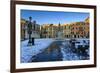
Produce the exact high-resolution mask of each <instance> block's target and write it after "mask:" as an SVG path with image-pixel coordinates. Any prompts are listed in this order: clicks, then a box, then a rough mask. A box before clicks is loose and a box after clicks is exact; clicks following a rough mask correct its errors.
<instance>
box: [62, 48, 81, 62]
mask: <svg viewBox="0 0 100 73" xmlns="http://www.w3.org/2000/svg"><path fill="white" fill-rule="evenodd" d="M70 49H71V48H67V49H64V48H63V47H61V52H62V55H63V58H62V59H63V61H65V60H79V57H78V56H77V55H76V54H75V53H72V52H71V51H70ZM66 50H67V52H66Z"/></svg>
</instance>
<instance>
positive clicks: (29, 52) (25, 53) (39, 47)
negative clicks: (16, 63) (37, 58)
mask: <svg viewBox="0 0 100 73" xmlns="http://www.w3.org/2000/svg"><path fill="white" fill-rule="evenodd" d="M53 42H54V40H53V39H35V45H33V46H28V40H25V41H22V42H21V62H22V63H24V62H29V61H30V59H31V57H32V56H34V55H37V54H38V53H41V52H42V51H43V50H44V49H46V48H47V47H48V46H49V45H50V44H51V43H53Z"/></svg>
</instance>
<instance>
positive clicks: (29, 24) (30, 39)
mask: <svg viewBox="0 0 100 73" xmlns="http://www.w3.org/2000/svg"><path fill="white" fill-rule="evenodd" d="M31 20H32V17H29V23H28V35H29V41H28V44H29V45H31V44H32V37H31V34H32V22H31Z"/></svg>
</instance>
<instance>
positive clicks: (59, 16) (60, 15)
mask: <svg viewBox="0 0 100 73" xmlns="http://www.w3.org/2000/svg"><path fill="white" fill-rule="evenodd" d="M30 16H31V17H32V21H33V20H36V22H37V24H39V25H42V24H59V23H61V24H64V23H71V22H78V21H84V20H85V19H86V18H87V17H89V13H83V12H56V11H36V10H21V18H24V19H26V20H28V19H29V17H30Z"/></svg>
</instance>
